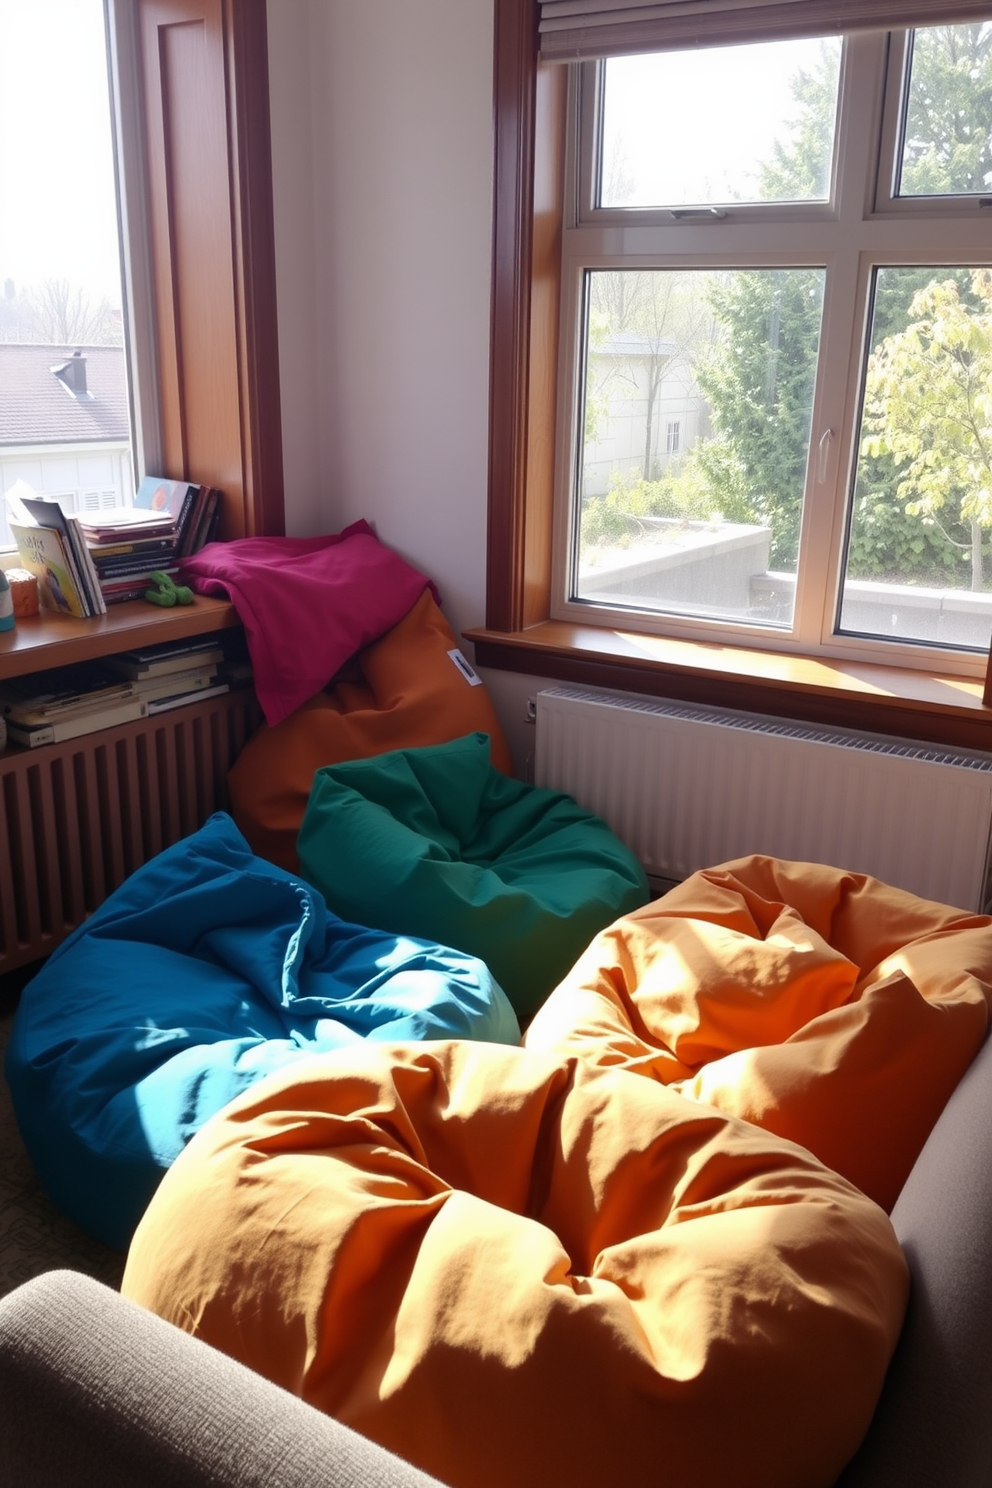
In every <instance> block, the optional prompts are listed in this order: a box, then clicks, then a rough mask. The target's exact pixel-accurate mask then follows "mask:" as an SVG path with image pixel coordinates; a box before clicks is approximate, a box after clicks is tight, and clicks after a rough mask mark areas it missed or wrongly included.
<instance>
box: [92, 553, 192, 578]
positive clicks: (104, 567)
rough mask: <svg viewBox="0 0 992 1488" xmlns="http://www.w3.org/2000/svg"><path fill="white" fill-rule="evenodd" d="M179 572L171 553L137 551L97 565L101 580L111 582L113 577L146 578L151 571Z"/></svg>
mask: <svg viewBox="0 0 992 1488" xmlns="http://www.w3.org/2000/svg"><path fill="white" fill-rule="evenodd" d="M159 571H162V572H163V573H170V574H174V573H178V571H179V565H178V564H177V563H176V562H175V561H174V558H173V555H172V554H171V553H158V554H148V553H137V554H134V553H132V554H130V555H127V556H125V557H123V558H115V559H114V560H113V562H111V563H100V564H98V565H97V573H98V575H99V578H100V582H101V583H104V582H109V581H110V580H111V579H126V578H128V577H129V576H130V577H133V576H134V575H137V576H138V578H144V577H145V575H147V574H150V573H158V572H159Z"/></svg>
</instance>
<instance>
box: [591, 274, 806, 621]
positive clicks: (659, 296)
mask: <svg viewBox="0 0 992 1488" xmlns="http://www.w3.org/2000/svg"><path fill="white" fill-rule="evenodd" d="M823 277H824V276H823V271H822V270H821V269H811V268H801V269H797V268H788V269H784V268H783V269H778V268H775V269H725V270H724V269H721V270H701V269H698V270H697V269H692V270H677V271H673V270H662V269H644V270H626V269H617V270H600V269H597V270H591V271H589V272H588V273H587V275H586V315H585V346H584V358H585V361H584V365H585V388H584V405H583V409H584V411H583V425H582V433H581V461H580V473H579V477H578V479H579V500H578V501H577V502H576V511H577V513H578V520H577V530H576V533H575V550H576V552H577V563H576V565H575V572H574V574H573V582H572V597H573V598H576V599H580V600H587V601H590V602H599V603H602V604H609V605H627V606H636V607H638V608H641V609H646V610H654V611H661V612H667V613H676V614H683V615H703V616H709V617H712V618H725V619H726V618H731V619H734V620H738V621H745V622H752V623H761V624H766V625H775V626H783V627H784V626H788V625H790V624H791V621H792V613H793V608H794V596H795V573H796V563H797V556H798V545H799V525H800V517H801V511H802V497H803V486H804V482H805V473H806V463H807V456H808V453H809V436H810V417H811V411H812V403H813V384H814V378H815V371H816V358H817V349H818V345H819V336H820V316H821V306H822V298H823Z"/></svg>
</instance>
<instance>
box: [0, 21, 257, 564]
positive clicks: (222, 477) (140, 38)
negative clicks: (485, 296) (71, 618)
mask: <svg viewBox="0 0 992 1488" xmlns="http://www.w3.org/2000/svg"><path fill="white" fill-rule="evenodd" d="M94 3H95V0H63V5H64V9H65V11H66V12H67V13H68V14H70V15H75V14H76V12H77V11H82V10H83V9H85V10H86V12H87V14H89V13H90V11H91V9H92V7H93V5H94ZM54 4H55V0H44V4H42V0H0V23H2V24H4V25H5V24H6V23H7V21H8V20H9V19H10V18H11V17H13V16H14V15H15V14H16V13H18V12H23V13H25V14H28V15H31V14H33V13H35V12H36V11H42V10H43V11H44V13H45V14H46V15H48V18H49V24H50V30H52V31H54V30H55V29H56V28H55V25H54V23H53V22H52V21H51V15H50V7H52V6H54ZM96 11H97V12H98V14H99V17H100V23H101V28H102V26H103V24H104V22H103V12H104V4H103V0H99V3H96ZM266 26H267V9H266V0H239V3H238V4H237V5H236V6H230V5H228V4H226V3H225V0H106V31H105V33H102V35H105V37H106V40H105V42H104V45H105V47H106V52H107V53H109V55H110V59H111V67H110V72H111V77H112V89H111V92H112V100H113V116H114V123H115V126H116V144H117V147H118V167H119V173H118V176H117V189H118V197H119V201H120V213H121V217H122V220H123V224H124V231H123V234H122V238H123V248H124V253H123V266H124V267H123V273H124V280H125V291H126V294H127V299H128V307H129V316H128V323H127V324H126V325H125V331H124V334H125V337H127V335H128V331H129V330H130V333H131V340H130V344H129V345H128V353H129V365H132V366H134V367H135V368H136V369H137V371H136V375H135V378H134V388H135V390H136V395H135V396H134V397H133V398H132V409H131V412H132V417H133V421H134V427H135V445H136V448H137V466H138V469H137V471H136V472H135V474H136V477H137V476H138V475H141V474H143V473H144V471H145V469H149V470H152V471H156V472H157V471H161V472H162V473H163V474H165V475H169V476H172V477H175V478H178V479H186V480H194V479H195V480H197V481H203V482H207V483H209V484H211V485H215V486H216V487H217V488H218V489H219V490H220V491H221V492H222V512H221V523H220V536H221V537H223V538H234V537H241V536H244V535H246V534H254V533H259V534H273V533H281V532H282V531H283V530H284V514H283V477H282V431H281V419H280V403H279V379H278V338H277V325H276V296H275V249H274V225H273V205H272V169H271V152H270V144H269V94H268V57H267V36H266ZM8 64H10V65H13V66H15V67H20V68H22V69H23V70H24V71H25V72H27V71H28V69H27V68H26V67H25V64H24V57H23V55H22V54H21V53H19V52H18V51H17V48H15V47H8V46H7V45H6V44H5V43H3V44H0V67H5V66H7V65H8ZM82 65H83V64H82V54H81V53H80V57H79V59H77V70H78V67H81V66H82ZM94 66H95V64H94ZM103 66H104V67H105V66H106V62H105V61H104V63H103ZM39 79H42V80H43V81H42V82H41V83H39ZM33 81H34V83H35V85H36V86H35V92H36V93H39V94H40V95H41V96H42V97H43V98H44V101H45V104H46V109H47V115H50V117H51V119H52V120H53V121H54V123H55V126H56V132H57V140H58V150H59V152H60V153H61V155H63V156H65V157H66V158H68V159H69V160H70V161H72V160H73V157H74V152H76V151H77V150H78V149H79V140H78V139H77V137H76V136H75V135H74V133H73V128H74V119H73V108H74V106H75V104H76V101H77V100H76V93H77V91H78V90H77V86H76V84H77V83H78V77H77V76H75V75H74V76H73V80H72V86H70V87H69V88H68V90H67V92H66V94H65V95H64V96H63V95H61V94H56V93H55V92H54V91H53V89H52V87H51V86H50V83H51V77H50V76H48V75H46V71H45V69H44V67H40V68H39V69H38V70H37V71H36V72H35V73H34V74H33ZM4 91H6V90H4ZM2 102H3V100H2V97H0V107H2ZM0 121H2V126H0V127H2V128H3V129H4V132H5V136H7V135H8V133H9V126H8V121H7V119H6V118H5V116H3V115H2V114H0ZM22 143H23V142H22V141H21V139H20V138H19V137H16V131H15V137H14V144H15V150H14V158H15V159H16V157H17V151H18V150H19V149H20V148H21V146H22ZM0 145H2V142H0ZM80 169H81V168H80ZM22 195H23V193H22ZM8 206H9V202H8V200H7V199H6V197H5V199H4V211H3V213H2V214H0V232H2V229H3V224H4V223H5V222H6V221H7V220H8V219H9V215H10V214H9V211H8ZM88 228H89V219H88V218H87V220H85V221H83V220H79V216H78V214H75V215H72V216H71V219H70V220H69V221H68V222H67V223H63V229H64V236H65V238H66V241H67V242H68V243H69V244H70V245H71V244H72V243H73V242H74V241H76V239H77V237H81V238H85V234H86V232H87V230H88ZM5 241H6V240H5V239H3V238H0V251H5V249H4V244H5ZM5 275H7V271H6V270H5V269H3V268H2V266H0V289H2V288H3V282H4V276H5ZM7 277H10V276H9V275H7ZM15 290H16V280H15ZM3 349H4V348H3V345H2V343H0V353H2V352H3ZM75 349H76V348H75V347H69V348H67V351H68V352H69V353H70V355H67V356H65V357H63V358H62V359H61V362H62V364H63V365H62V370H61V373H60V374H59V378H58V380H59V383H60V386H59V387H58V388H56V391H57V392H58V393H59V395H60V396H63V395H64V396H65V397H66V398H73V399H75V402H76V404H77V405H81V404H82V402H83V401H84V400H85V393H82V395H81V388H80V369H79V367H78V364H77V365H73V361H72V357H71V353H72V352H74V351H75ZM94 371H95V367H94V366H93V362H92V360H90V359H89V358H88V361H87V367H86V369H85V372H86V379H87V391H90V382H89V379H90V375H91V374H92V373H93V372H94ZM50 375H51V376H52V377H53V380H54V379H55V375H56V374H50ZM44 386H45V388H46V390H50V386H51V385H50V384H49V383H47V382H45V383H44ZM35 401H36V400H33V399H29V400H28V402H29V404H31V403H33V402H35ZM90 406H91V407H92V405H90ZM2 416H3V404H2V401H0V418H2ZM0 439H2V436H0ZM66 489H70V487H68V486H67V485H63V484H58V485H56V486H55V488H54V489H53V491H52V494H57V493H61V492H63V491H65V490H66ZM106 489H107V488H105V487H100V489H99V490H98V491H96V492H95V495H96V497H97V499H99V500H101V501H102V500H103V499H104V497H105V495H106ZM0 546H2V541H0Z"/></svg>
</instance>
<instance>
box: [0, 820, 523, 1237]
mask: <svg viewBox="0 0 992 1488" xmlns="http://www.w3.org/2000/svg"><path fill="white" fill-rule="evenodd" d="M519 1037H520V1033H519V1028H518V1026H517V1021H516V1018H515V1016H514V1013H513V1009H512V1008H511V1007H510V1004H509V1002H508V1001H507V999H506V997H505V995H504V994H503V992H502V990H501V989H500V987H499V986H498V985H497V984H496V982H495V981H494V980H493V978H492V976H491V975H490V973H489V971H488V970H487V968H486V967H485V966H484V965H483V963H482V962H481V961H479V960H476V959H475V958H473V957H472V956H470V955H466V954H464V953H462V952H460V951H456V950H451V949H449V948H447V947H446V946H443V945H439V944H436V943H434V942H432V941H428V940H424V939H415V938H413V937H411V936H398V935H393V934H387V933H383V932H381V931H376V930H370V929H367V928H365V927H363V926H360V925H357V924H349V923H346V922H345V921H344V920H341V919H339V918H338V917H337V916H336V915H334V914H332V913H331V912H330V911H329V910H328V908H327V906H326V904H325V902H324V900H323V898H322V897H321V895H320V894H319V893H318V892H317V891H315V890H314V889H313V888H312V887H311V886H309V885H308V884H306V883H304V882H302V881H301V880H300V879H299V878H296V877H294V876H293V875H292V874H290V873H287V872H286V871H285V870H283V869H282V868H277V867H275V866H274V865H273V864H271V863H267V862H265V861H264V860H263V859H261V858H258V857H255V856H254V855H253V854H252V852H251V849H250V848H249V846H248V844H247V842H246V841H245V839H244V838H243V837H242V836H241V833H240V832H239V831H238V829H237V828H236V826H235V825H234V823H233V821H232V820H231V818H230V817H229V816H227V815H225V814H223V813H218V814H217V815H215V816H213V817H211V818H210V820H209V821H208V822H207V823H206V825H205V826H204V827H203V828H202V829H201V830H200V831H199V832H196V833H195V834H194V835H193V836H191V837H187V838H185V839H184V840H183V841H181V842H178V843H176V845H175V846H173V847H170V848H168V849H167V850H166V851H165V852H163V853H161V854H160V855H159V856H158V857H156V858H154V859H152V861H151V862H149V863H147V864H145V866H144V867H142V868H139V869H138V871H137V872H136V873H134V874H133V875H132V876H131V877H130V878H129V879H128V880H127V881H126V882H125V883H124V884H122V885H121V887H120V888H119V889H118V890H117V891H116V892H115V893H114V894H112V895H111V896H110V898H109V899H107V900H106V901H105V902H104V903H103V904H102V905H101V906H100V908H99V909H98V910H97V911H96V913H95V914H94V915H93V916H92V917H91V918H90V919H89V920H87V921H86V922H85V924H83V925H82V926H80V927H79V929H77V930H76V931H75V932H74V933H73V934H72V935H71V936H70V937H69V939H68V940H66V941H65V942H64V943H63V944H62V945H61V946H60V947H59V948H58V949H57V950H56V951H54V952H53V954H52V955H51V956H50V957H49V958H48V960H47V962H46V963H45V965H44V967H43V968H42V970H41V971H40V972H39V974H38V975H37V976H36V977H35V978H34V979H33V981H31V982H29V983H28V985H27V986H26V987H25V989H24V991H23V993H22V996H21V1001H20V1004H19V1006H18V1009H17V1012H16V1015H15V1017H14V1022H13V1027H12V1030H11V1036H10V1042H9V1045H8V1049H7V1059H6V1073H7V1080H8V1082H9V1085H10V1090H11V1096H12V1098H13V1104H14V1110H15V1112H16V1115H17V1120H18V1124H19V1126H20V1129H21V1133H22V1135H23V1138H24V1142H25V1145H26V1147H27V1150H28V1153H29V1155H30V1157H31V1160H32V1162H33V1164H34V1166H35V1168H36V1170H37V1172H38V1175H39V1177H40V1178H41V1180H42V1182H43V1183H44V1185H45V1187H46V1189H47V1190H48V1193H49V1194H50V1196H51V1198H52V1199H53V1201H54V1202H55V1203H56V1204H57V1205H58V1206H59V1207H60V1208H61V1209H62V1210H63V1211H64V1212H65V1213H66V1214H68V1215H69V1216H70V1217H71V1218H72V1219H73V1220H75V1221H76V1223H77V1224H79V1225H81V1226H82V1227H83V1228H84V1229H85V1230H88V1231H89V1232H90V1233H91V1234H93V1235H95V1236H96V1237H97V1238H98V1239H100V1240H103V1241H105V1242H106V1243H108V1244H110V1245H113V1246H117V1247H119V1248H120V1249H126V1248H127V1246H128V1244H129V1242H130V1238H131V1234H132V1232H133V1230H134V1228H135V1226H136V1224H137V1222H138V1220H139V1219H140V1217H141V1215H142V1213H143V1212H144V1209H145V1207H146V1205H147V1203H148V1200H149V1199H150V1198H151V1196H152V1193H153V1192H154V1190H155V1188H156V1187H157V1185H158V1182H159V1180H160V1179H161V1177H162V1174H163V1173H164V1172H165V1170H166V1169H167V1168H168V1167H169V1166H170V1164H171V1163H172V1162H173V1161H174V1160H175V1158H176V1157H177V1156H178V1155H179V1153H180V1151H181V1150H182V1149H183V1147H184V1146H185V1145H186V1143H187V1142H188V1141H189V1139H190V1137H191V1136H192V1135H193V1133H194V1132H196V1131H197V1130H198V1129H199V1127H200V1126H201V1125H202V1124H203V1122H204V1121H205V1120H206V1119H207V1118H208V1117H209V1116H212V1115H213V1114H214V1113H215V1112H217V1111H219V1110H220V1109H221V1107H223V1106H225V1105H226V1104H227V1103H228V1102H229V1101H230V1100H232V1099H233V1098H234V1097H235V1096H237V1095H239V1094H240V1093H241V1092H242V1091H244V1090H245V1089H246V1088H247V1087H248V1086H249V1085H251V1084H253V1083H254V1082H255V1081H256V1080H259V1079H261V1078H262V1077H263V1076H265V1075H268V1074H270V1073H272V1072H273V1071H276V1070H281V1069H283V1068H284V1067H285V1066H286V1065H287V1064H289V1063H291V1062H292V1061H294V1060H300V1059H303V1058H306V1057H307V1056H309V1055H312V1054H314V1053H318V1052H324V1051H326V1050H329V1049H340V1048H342V1047H344V1046H347V1045H349V1044H355V1043H358V1042H360V1041H361V1040H362V1039H385V1040H390V1041H395V1040H422V1039H450V1038H457V1039H482V1040H489V1041H492V1042H496V1043H506V1044H515V1043H517V1042H518V1040H519Z"/></svg>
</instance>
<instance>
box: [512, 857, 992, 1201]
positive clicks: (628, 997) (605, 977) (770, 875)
mask: <svg viewBox="0 0 992 1488" xmlns="http://www.w3.org/2000/svg"><path fill="white" fill-rule="evenodd" d="M990 1005H992V919H990V918H989V917H987V916H985V915H976V914H970V913H967V912H965V911H963V910H958V909H953V908H951V907H949V906H947V905H944V904H935V903H931V902H930V901H928V900H925V899H918V898H916V896H915V895H913V894H909V893H906V892H905V891H904V890H902V889H895V888H892V887H890V886H889V885H887V884H884V883H881V882H879V880H877V879H873V878H868V877H866V876H864V875H861V874H855V873H845V872H843V871H841V870H840V869H836V868H829V867H824V866H822V865H821V864H817V863H790V862H783V861H781V860H778V859H775V858H768V857H748V858H740V859H738V860H736V861H734V862H731V863H725V864H723V865H722V866H720V867H716V868H711V869H706V870H704V871H702V872H700V873H695V874H693V875H692V876H691V877H690V878H688V879H686V880H685V882H684V883H682V884H679V885H678V886H677V887H676V888H674V889H673V890H672V891H671V892H670V893H668V894H666V895H665V896H664V897H663V898H661V899H658V900H656V901H655V902H654V903H653V904H649V905H647V906H645V907H644V908H643V909H639V910H636V911H634V913H632V914H630V915H628V916H626V917H625V918H623V919H620V920H617V921H616V923H615V924H613V925H611V926H610V927H609V928H608V929H606V930H604V931H603V932H602V934H600V935H599V936H597V937H596V939H595V940H594V941H593V942H592V944H591V945H590V947H589V949H588V950H587V951H586V953H585V954H584V955H583V956H581V957H580V959H579V961H578V963H577V964H576V966H575V967H574V968H573V969H572V971H571V972H570V973H569V974H568V976H567V977H566V978H565V979H564V981H563V982H562V983H561V984H560V985H559V986H558V987H557V988H556V989H555V991H554V992H553V993H552V994H551V996H550V998H549V999H548V1000H547V1002H546V1003H545V1004H544V1006H543V1007H542V1008H541V1009H540V1010H539V1012H538V1014H537V1016H536V1017H535V1019H534V1021H533V1022H532V1023H531V1025H530V1027H529V1028H528V1030H527V1033H526V1036H525V1043H526V1044H527V1046H528V1048H531V1049H534V1050H545V1051H547V1050H553V1051H554V1052H555V1053H556V1054H562V1053H566V1054H569V1055H576V1056H580V1057H581V1058H583V1059H585V1060H587V1061H589V1062H590V1063H592V1064H595V1065H604V1066H610V1067H613V1068H616V1067H621V1068H624V1069H628V1070H632V1071H635V1072H636V1073H638V1074H642V1075H647V1076H650V1077H651V1078H652V1079H654V1080H657V1081H660V1082H661V1083H663V1084H665V1085H668V1086H670V1087H671V1088H672V1089H673V1090H677V1091H678V1092H680V1093H681V1094H682V1095H684V1096H688V1097H690V1098H691V1099H692V1100H695V1101H698V1102H701V1103H705V1104H706V1105H708V1106H712V1107H716V1108H717V1109H719V1110H721V1111H724V1112H726V1113H727V1114H730V1115H734V1116H739V1117H743V1118H744V1119H745V1120H747V1121H752V1122H756V1123H757V1124H758V1125H760V1126H762V1127H764V1128H765V1129H766V1130H767V1131H769V1132H775V1133H777V1134H778V1135H779V1136H782V1137H786V1138H789V1139H790V1140H791V1141H794V1142H799V1143H801V1144H802V1145H803V1146H804V1147H808V1148H809V1149H810V1151H811V1152H814V1153H815V1154H816V1156H817V1157H818V1158H820V1160H821V1161H822V1162H824V1163H826V1164H827V1166H828V1167H831V1168H834V1169H836V1170H837V1172H839V1173H843V1174H844V1176H845V1177H847V1178H849V1179H850V1180H851V1182H852V1183H855V1184H857V1185H858V1187H859V1188H861V1189H863V1190H864V1192H865V1193H867V1194H869V1195H870V1196H871V1197H872V1198H873V1199H875V1200H876V1201H877V1202H878V1203H879V1204H881V1205H883V1206H884V1207H885V1208H886V1209H887V1210H888V1209H891V1207H892V1205H893V1204H894V1203H895V1200H896V1198H897V1197H898V1194H899V1191H900V1189H901V1188H902V1186H903V1183H904V1182H905V1180H906V1178H907V1177H908V1175H909V1171H910V1169H911V1167H912V1166H913V1163H914V1162H915V1161H916V1158H917V1156H918V1155H919V1153H920V1151H921V1149H922V1147H923V1144H924V1142H925V1141H926V1139H927V1136H928V1135H929V1132H930V1129H931V1127H932V1126H933V1124H934V1122H935V1121H936V1120H937V1117H938V1116H939V1115H940V1113H941V1111H942V1110H943V1107H944V1105H945V1103H946V1101H947V1099H948V1097H949V1096H950V1094H951V1092H952V1091H953V1089H954V1087H955V1086H956V1085H957V1083H958V1081H959V1080H960V1078H961V1076H962V1075H963V1073H964V1071H965V1069H966V1068H967V1067H968V1065H969V1063H970V1062H971V1060H972V1058H973V1057H974V1055H975V1054H976V1052H977V1050H978V1048H979V1046H980V1044H981V1043H982V1040H983V1039H984V1037H985V1035H986V1032H987V1030H988V1026H989V1009H990Z"/></svg>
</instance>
